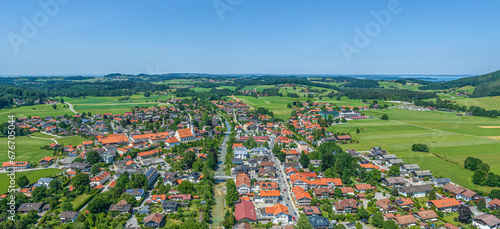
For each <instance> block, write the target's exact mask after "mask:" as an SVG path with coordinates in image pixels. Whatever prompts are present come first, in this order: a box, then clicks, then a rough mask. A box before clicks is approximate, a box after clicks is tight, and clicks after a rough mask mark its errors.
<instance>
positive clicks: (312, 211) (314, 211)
mask: <svg viewBox="0 0 500 229" xmlns="http://www.w3.org/2000/svg"><path fill="white" fill-rule="evenodd" d="M302 209H303V210H304V214H305V215H306V216H308V217H309V216H315V215H321V209H320V208H319V207H318V206H304V207H302Z"/></svg>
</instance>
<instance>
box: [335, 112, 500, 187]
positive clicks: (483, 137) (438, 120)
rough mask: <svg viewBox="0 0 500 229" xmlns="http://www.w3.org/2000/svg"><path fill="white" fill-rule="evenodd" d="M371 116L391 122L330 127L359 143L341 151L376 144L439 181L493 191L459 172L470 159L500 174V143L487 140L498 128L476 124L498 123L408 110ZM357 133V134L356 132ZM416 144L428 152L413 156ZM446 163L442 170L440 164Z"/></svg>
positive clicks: (364, 147) (498, 132)
mask: <svg viewBox="0 0 500 229" xmlns="http://www.w3.org/2000/svg"><path fill="white" fill-rule="evenodd" d="M365 113H366V114H367V115H369V116H373V117H380V116H382V114H387V115H388V116H389V117H390V121H383V120H379V119H374V120H356V121H349V123H348V124H347V125H334V126H331V127H329V130H330V131H332V132H334V133H336V132H349V133H350V134H351V135H352V136H353V139H354V140H358V141H359V143H355V144H345V145H342V147H343V148H344V149H352V148H354V149H356V150H358V151H366V150H369V149H371V148H372V147H374V146H379V147H382V148H383V149H385V150H387V151H389V152H390V153H394V154H396V155H397V156H398V158H400V159H403V160H404V161H405V162H406V163H416V164H418V165H419V166H420V167H421V168H422V169H429V170H431V171H432V172H433V173H434V175H435V176H437V177H440V176H442V177H448V178H450V179H452V180H453V182H455V183H458V184H460V185H463V186H465V187H468V188H470V189H475V190H482V191H486V192H489V191H490V190H491V188H489V187H481V186H477V185H474V184H473V183H472V181H471V177H472V174H473V173H472V171H469V170H466V169H465V168H463V162H464V160H465V159H466V158H467V157H469V156H474V157H478V158H480V159H481V160H483V161H485V162H486V163H488V164H489V165H490V167H491V171H492V172H494V173H497V174H498V173H500V166H499V165H500V155H499V152H498V150H496V149H498V148H500V141H498V140H493V139H490V138H488V137H489V136H498V135H500V129H495V128H490V129H488V128H480V127H479V126H500V121H499V120H498V119H490V118H482V117H461V116H456V115H454V114H450V113H445V112H437V111H436V112H431V111H408V110H401V109H390V110H373V111H365ZM356 129H360V130H361V133H359V134H356ZM415 143H424V144H426V145H427V146H428V147H429V149H430V150H431V152H433V153H435V154H438V155H440V156H442V157H443V158H444V159H445V160H443V159H442V158H439V157H437V156H435V155H433V154H431V153H423V152H413V151H411V146H412V145H413V144H415ZM444 165H445V166H444Z"/></svg>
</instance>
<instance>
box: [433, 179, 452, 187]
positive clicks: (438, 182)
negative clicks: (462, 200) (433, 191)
mask: <svg viewBox="0 0 500 229" xmlns="http://www.w3.org/2000/svg"><path fill="white" fill-rule="evenodd" d="M450 182H451V180H450V179H449V178H436V179H432V183H433V184H434V186H436V187H443V186H445V185H446V184H448V183H450Z"/></svg>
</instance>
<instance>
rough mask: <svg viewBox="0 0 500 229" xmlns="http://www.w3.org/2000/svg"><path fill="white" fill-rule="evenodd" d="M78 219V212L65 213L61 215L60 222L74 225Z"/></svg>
mask: <svg viewBox="0 0 500 229" xmlns="http://www.w3.org/2000/svg"><path fill="white" fill-rule="evenodd" d="M76 217H78V212H73V211H64V212H61V214H59V220H61V223H74V222H75V221H76Z"/></svg>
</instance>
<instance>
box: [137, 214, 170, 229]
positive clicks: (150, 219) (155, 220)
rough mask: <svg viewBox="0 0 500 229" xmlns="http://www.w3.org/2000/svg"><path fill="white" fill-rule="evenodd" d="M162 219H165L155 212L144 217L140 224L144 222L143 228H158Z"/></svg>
mask: <svg viewBox="0 0 500 229" xmlns="http://www.w3.org/2000/svg"><path fill="white" fill-rule="evenodd" d="M164 218H165V216H164V215H162V214H160V213H157V212H155V213H153V214H151V215H148V216H146V217H145V218H144V219H143V220H142V222H144V226H147V227H155V228H158V227H161V226H162V224H163V219H164Z"/></svg>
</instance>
